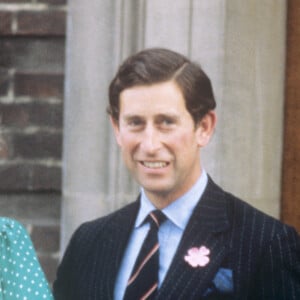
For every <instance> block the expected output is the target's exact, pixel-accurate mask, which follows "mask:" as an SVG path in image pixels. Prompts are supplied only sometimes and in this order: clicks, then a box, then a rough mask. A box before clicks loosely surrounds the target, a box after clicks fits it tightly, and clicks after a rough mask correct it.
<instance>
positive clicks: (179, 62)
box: [109, 49, 216, 208]
mask: <svg viewBox="0 0 300 300" xmlns="http://www.w3.org/2000/svg"><path fill="white" fill-rule="evenodd" d="M214 107H215V101H214V98H213V94H212V88H211V85H210V81H209V79H208V78H207V76H206V75H205V74H204V73H203V71H202V70H201V68H200V67H198V66H197V65H195V64H192V63H190V62H189V61H188V60H187V59H186V58H185V57H183V56H181V55H179V54H177V53H174V52H172V51H169V50H163V49H150V50H145V51H142V52H140V53H138V54H136V55H134V56H132V57H131V58H129V59H128V60H127V61H125V63H124V64H123V65H122V66H121V67H120V69H119V71H118V74H117V75H116V77H115V79H114V80H113V81H112V83H111V86H110V108H109V112H110V115H111V123H112V126H113V129H114V133H115V136H116V139H117V142H118V144H119V146H120V148H121V151H122V155H123V159H124V162H125V164H126V166H127V168H128V169H129V171H130V172H131V174H132V175H133V177H134V178H135V179H136V181H137V182H138V183H139V184H140V185H141V186H142V187H143V188H144V190H145V192H146V194H147V196H148V198H149V199H150V200H151V201H152V203H153V204H154V205H155V206H156V207H157V208H163V207H165V206H167V205H168V204H170V203H172V202H173V201H175V200H176V199H178V197H180V196H182V195H183V194H184V193H186V192H187V191H188V190H189V189H190V188H191V187H192V186H193V185H194V184H195V182H196V181H197V180H198V178H199V177H200V175H201V163H200V149H201V148H203V147H205V146H206V145H207V144H208V143H209V140H210V138H211V136H212V134H213V131H214V128H215V124H216V115H215V113H214V111H213V109H214Z"/></svg>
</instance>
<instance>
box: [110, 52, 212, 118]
mask: <svg viewBox="0 0 300 300" xmlns="http://www.w3.org/2000/svg"><path fill="white" fill-rule="evenodd" d="M166 81H174V82H175V83H176V84H177V86H178V87H179V89H180V90H181V92H182V94H183V96H184V100H185V106H186V108H187V110H188V112H189V113H190V114H191V116H192V118H193V120H194V123H195V124H197V123H198V122H199V121H200V120H201V119H202V117H203V116H205V115H206V114H207V113H208V112H209V111H211V110H213V109H214V108H215V107H216V102H215V99H214V95H213V90H212V86H211V83H210V80H209V78H208V77H207V75H206V74H205V73H204V71H203V70H202V69H201V67H200V66H199V65H197V64H195V63H193V62H191V61H190V60H189V59H188V58H186V57H185V56H183V55H181V54H179V53H176V52H174V51H171V50H167V49H161V48H153V49H147V50H143V51H141V52H138V53H137V54H135V55H132V56H131V57H129V58H128V59H127V60H125V62H124V63H123V64H122V65H121V67H120V68H119V70H118V72H117V74H116V76H115V78H114V79H113V80H112V82H111V84H110V87H109V107H108V112H109V114H110V115H111V117H112V118H113V119H114V121H116V122H118V120H119V110H120V94H121V92H122V91H123V90H125V89H128V88H131V87H134V86H142V85H152V84H156V83H161V82H166Z"/></svg>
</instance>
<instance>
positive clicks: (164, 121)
mask: <svg viewBox="0 0 300 300" xmlns="http://www.w3.org/2000/svg"><path fill="white" fill-rule="evenodd" d="M161 124H162V125H165V126H170V125H173V124H174V120H172V119H163V120H162V121H161Z"/></svg>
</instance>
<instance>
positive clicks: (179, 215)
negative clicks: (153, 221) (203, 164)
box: [135, 170, 208, 230]
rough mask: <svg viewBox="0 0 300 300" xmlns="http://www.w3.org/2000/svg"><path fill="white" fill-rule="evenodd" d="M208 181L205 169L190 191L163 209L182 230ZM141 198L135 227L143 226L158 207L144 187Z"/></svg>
mask: <svg viewBox="0 0 300 300" xmlns="http://www.w3.org/2000/svg"><path fill="white" fill-rule="evenodd" d="M207 181H208V178H207V173H206V172H205V170H203V171H202V173H201V176H200V177H199V179H198V180H197V182H196V183H195V184H194V185H193V186H192V188H191V189H190V190H189V191H187V192H186V193H185V194H184V195H182V196H181V197H179V198H178V199H177V200H175V201H174V202H172V203H171V204H170V205H168V206H167V207H165V208H164V209H163V210H162V211H163V213H164V214H165V215H166V216H167V217H168V219H169V220H170V221H171V222H173V223H174V224H175V225H176V226H178V227H179V228H181V229H182V230H184V229H185V227H186V225H187V223H188V221H189V219H190V217H191V215H192V213H193V210H194V208H195V206H196V205H197V203H198V201H199V199H200V198H201V196H202V194H203V192H204V189H205V187H206V184H207ZM140 199H141V200H140V201H141V206H140V209H139V212H138V215H137V218H136V221H135V228H137V227H139V226H141V225H142V223H143V221H144V220H145V218H146V217H147V216H148V214H149V213H150V212H151V211H153V210H155V209H156V208H155V206H154V205H153V204H152V203H151V201H150V200H149V199H148V198H147V196H146V193H145V191H144V189H143V188H142V189H141V198H140Z"/></svg>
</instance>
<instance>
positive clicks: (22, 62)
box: [0, 0, 66, 282]
mask: <svg viewBox="0 0 300 300" xmlns="http://www.w3.org/2000/svg"><path fill="white" fill-rule="evenodd" d="M65 19H66V0H31V1H30V0H27V1H26V0H5V1H4V0H0V215H5V216H9V217H13V218H15V219H17V220H19V221H21V222H22V223H23V224H24V225H25V226H26V227H27V229H28V231H29V232H30V234H31V237H32V240H33V242H34V245H35V247H36V250H37V252H38V256H39V259H40V262H41V264H42V267H43V268H44V271H45V273H46V275H47V277H48V279H49V281H50V282H52V281H53V278H54V276H55V270H56V266H57V261H58V251H59V218H60V198H61V197H60V191H61V150H62V149H61V148H62V115H63V113H62V110H63V79H64V51H65V50H64V49H65Z"/></svg>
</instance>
